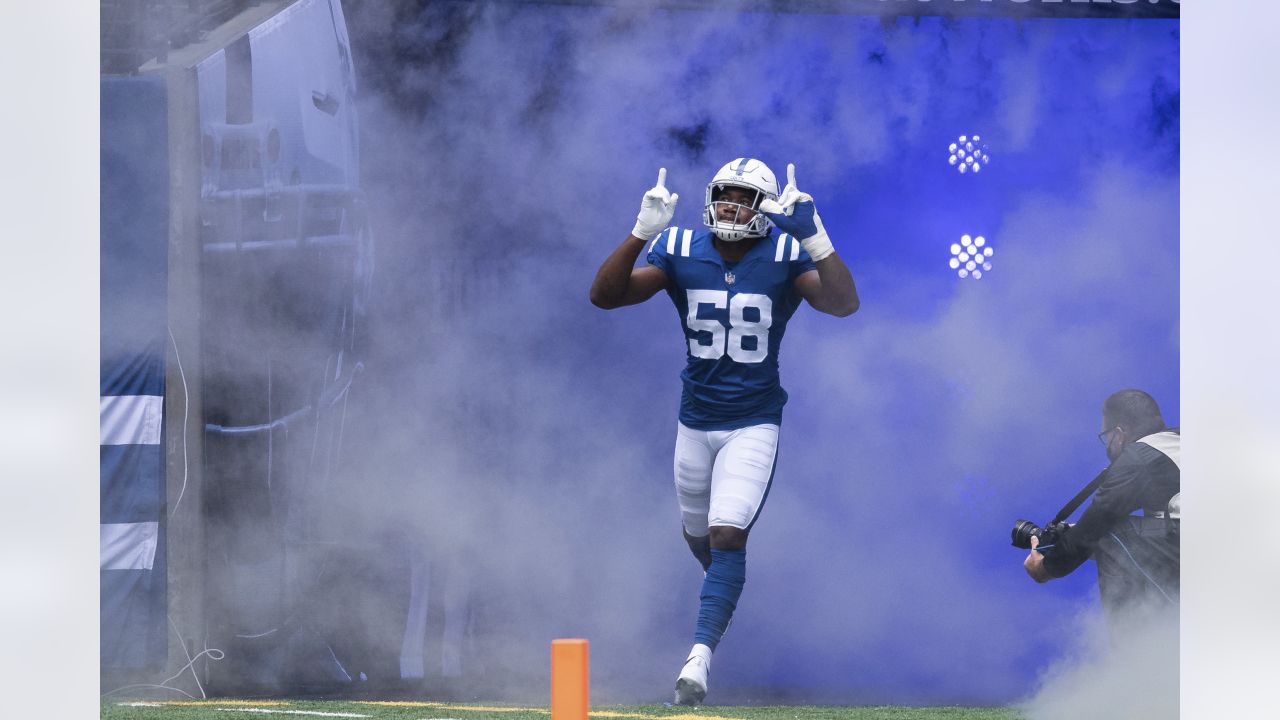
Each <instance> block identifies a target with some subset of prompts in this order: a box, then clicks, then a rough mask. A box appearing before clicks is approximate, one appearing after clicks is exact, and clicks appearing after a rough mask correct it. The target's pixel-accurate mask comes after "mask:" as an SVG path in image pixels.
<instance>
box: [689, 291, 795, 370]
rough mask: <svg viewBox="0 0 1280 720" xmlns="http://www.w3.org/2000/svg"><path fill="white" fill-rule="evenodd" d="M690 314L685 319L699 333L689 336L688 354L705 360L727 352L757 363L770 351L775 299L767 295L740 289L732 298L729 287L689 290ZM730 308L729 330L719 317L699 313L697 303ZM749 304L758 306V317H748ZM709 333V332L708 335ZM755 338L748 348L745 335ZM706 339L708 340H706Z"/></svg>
mask: <svg viewBox="0 0 1280 720" xmlns="http://www.w3.org/2000/svg"><path fill="white" fill-rule="evenodd" d="M688 294H689V315H688V317H687V318H686V319H685V322H686V324H687V325H688V326H689V329H690V330H692V331H694V332H695V333H698V337H692V338H689V354H690V355H692V356H694V357H696V358H702V359H704V360H716V359H719V358H720V357H722V356H724V354H725V352H726V351H727V352H728V353H729V357H731V358H733V359H734V360H735V361H737V362H740V363H758V362H761V361H762V360H764V359H765V357H767V356H768V355H769V326H770V325H772V324H773V301H772V300H770V299H769V296H768V295H757V294H756V293H739V294H737V295H734V296H733V299H732V300H730V299H729V291H727V290H689V291H688ZM700 305H710V306H712V307H715V308H720V309H724V307H725V306H728V308H729V331H728V334H727V335H726V333H725V328H724V325H722V324H721V323H720V321H719V320H712V319H710V318H700V317H698V306H700ZM747 308H755V310H756V311H757V312H758V313H759V314H760V319H759V320H748V319H747V318H746V310H747ZM703 333H707V334H709V335H710V337H709V338H708V337H707V335H704V334H703ZM749 337H750V338H755V339H756V342H755V347H754V348H752V349H750V350H748V349H747V348H746V347H744V346H743V342H742V341H743V339H745V338H749ZM704 341H705V342H704Z"/></svg>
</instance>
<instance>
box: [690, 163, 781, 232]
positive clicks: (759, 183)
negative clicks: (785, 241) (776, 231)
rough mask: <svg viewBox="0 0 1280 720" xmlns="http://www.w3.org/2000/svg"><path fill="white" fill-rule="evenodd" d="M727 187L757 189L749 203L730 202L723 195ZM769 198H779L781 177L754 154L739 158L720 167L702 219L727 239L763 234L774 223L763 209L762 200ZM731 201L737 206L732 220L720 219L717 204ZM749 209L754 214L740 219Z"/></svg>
mask: <svg viewBox="0 0 1280 720" xmlns="http://www.w3.org/2000/svg"><path fill="white" fill-rule="evenodd" d="M726 188H740V189H743V190H747V191H750V192H752V193H753V197H752V198H751V199H750V200H749V204H744V203H735V202H728V201H725V200H721V199H720V195H721V194H722V193H723V192H724V190H725V189H726ZM765 198H769V199H771V200H777V199H778V180H777V178H775V177H774V174H773V171H772V170H770V169H769V166H768V165H765V164H764V163H762V162H760V161H759V160H756V159H754V158H738V159H736V160H734V161H733V162H731V163H728V164H726V165H725V166H724V167H722V168H720V172H718V173H716V175H715V177H713V178H711V182H710V183H708V184H707V204H706V208H705V212H703V216H702V221H703V222H704V223H705V224H706V226H707V227H709V228H711V230H712V231H713V232H715V234H716V237H718V238H720V239H721V240H724V241H725V242H737V241H738V240H741V239H743V238H746V237H763V236H765V235H768V234H769V228H771V227H773V223H771V222H769V218H767V217H765V215H764V213H762V212H760V201H761V200H764V199H765ZM720 205H727V206H729V207H731V208H733V210H734V218H733V220H732V221H725V220H721V219H720V214H719V213H718V212H716V208H717V206H720ZM744 209H745V210H748V211H750V212H752V213H754V215H752V216H751V219H749V220H745V221H741V222H740V221H739V220H740V218H742V217H743V216H744V215H747V214H748V213H747V212H744Z"/></svg>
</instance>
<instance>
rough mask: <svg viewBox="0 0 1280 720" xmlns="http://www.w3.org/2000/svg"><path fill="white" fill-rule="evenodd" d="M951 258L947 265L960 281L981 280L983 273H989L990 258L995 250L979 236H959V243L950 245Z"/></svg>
mask: <svg viewBox="0 0 1280 720" xmlns="http://www.w3.org/2000/svg"><path fill="white" fill-rule="evenodd" d="M948 249H949V250H950V251H951V257H950V258H949V259H948V260H947V265H948V266H949V267H950V268H951V269H952V270H955V271H956V274H957V275H959V276H960V278H961V279H964V278H969V277H971V278H973V279H974V280H981V279H982V274H983V273H984V272H991V256H992V255H994V254H995V249H994V248H992V247H991V245H990V244H988V242H987V239H986V238H985V237H983V236H981V235H978V236H977V237H972V236H970V235H968V234H965V235H961V236H960V242H958V243H951V246H950V248H948Z"/></svg>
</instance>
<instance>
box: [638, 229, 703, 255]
mask: <svg viewBox="0 0 1280 720" xmlns="http://www.w3.org/2000/svg"><path fill="white" fill-rule="evenodd" d="M693 233H694V231H693V228H679V227H676V226H674V225H673V226H671V227H669V228H667V229H666V230H663V231H662V232H660V233H658V234H657V235H656V236H655V237H654V238H653V240H650V241H649V250H648V251H649V252H651V253H657V254H658V255H666V256H668V257H689V248H690V246H691V245H692V244H693Z"/></svg>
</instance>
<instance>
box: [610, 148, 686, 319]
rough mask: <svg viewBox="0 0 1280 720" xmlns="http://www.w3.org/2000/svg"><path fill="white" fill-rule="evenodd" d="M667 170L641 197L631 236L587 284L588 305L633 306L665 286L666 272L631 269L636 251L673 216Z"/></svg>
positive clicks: (673, 199)
mask: <svg viewBox="0 0 1280 720" xmlns="http://www.w3.org/2000/svg"><path fill="white" fill-rule="evenodd" d="M666 182H667V169H666V168H660V169H659V170H658V184H657V185H655V186H653V187H652V188H650V189H649V191H648V192H646V193H645V194H644V199H643V200H641V201H640V214H639V215H637V216H636V226H635V228H633V229H632V230H631V235H629V236H628V237H627V239H626V240H623V241H622V244H621V245H619V246H618V248H617V249H616V250H614V251H613V253H612V254H610V255H609V257H607V258H605V261H604V264H602V265H601V266H600V269H599V270H598V271H596V279H595V280H594V281H592V283H591V304H592V305H595V306H596V307H599V308H604V309H606V310H610V309H612V308H617V307H623V306H625V305H635V304H636V303H640V302H644V301H645V300H648V299H649V298H651V297H653V296H654V294H655V293H657V292H658V291H659V290H662V289H664V288H666V287H667V282H668V279H667V273H666V272H665V271H663V270H662V269H661V268H658V267H654V266H652V265H646V266H644V267H638V268H637V267H633V266H634V265H635V264H636V258H637V257H638V256H639V255H640V251H641V250H643V249H644V246H645V244H646V243H648V242H649V241H650V240H652V239H653V238H654V237H655V236H656V235H657V234H658V233H660V232H662V230H663V228H665V227H667V223H669V222H671V216H672V215H674V214H675V211H676V202H677V201H678V200H679V199H680V195H679V194H677V193H671V192H668V191H667V187H666Z"/></svg>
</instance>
